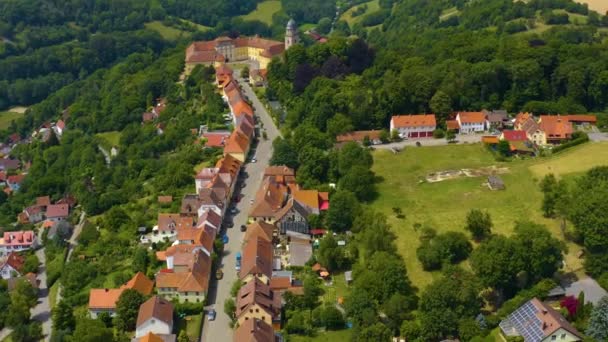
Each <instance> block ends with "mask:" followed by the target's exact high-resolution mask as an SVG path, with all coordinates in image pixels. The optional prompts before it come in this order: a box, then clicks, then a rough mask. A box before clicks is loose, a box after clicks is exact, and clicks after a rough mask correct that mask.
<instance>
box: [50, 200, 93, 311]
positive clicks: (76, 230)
mask: <svg viewBox="0 0 608 342" xmlns="http://www.w3.org/2000/svg"><path fill="white" fill-rule="evenodd" d="M86 217H87V213H85V212H84V210H83V211H82V213H81V214H80V219H79V221H78V224H77V225H76V227H74V232H72V237H71V238H70V241H68V242H69V244H68V256H67V257H66V259H65V263H66V264H67V263H68V261H70V258H71V257H72V252H73V251H74V247H76V245H78V241H77V240H78V237H79V236H80V232H82V228H83V227H84V219H85V218H86ZM60 301H61V284H59V289H57V296H56V299H55V303H59V302H60Z"/></svg>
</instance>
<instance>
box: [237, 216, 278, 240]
mask: <svg viewBox="0 0 608 342" xmlns="http://www.w3.org/2000/svg"><path fill="white" fill-rule="evenodd" d="M274 229H275V226H274V225H272V224H270V223H266V222H264V221H255V222H253V223H252V224H250V225H248V226H247V232H246V233H245V238H244V239H243V241H248V240H250V239H252V238H254V237H258V238H261V239H264V240H266V241H269V242H270V241H272V232H274Z"/></svg>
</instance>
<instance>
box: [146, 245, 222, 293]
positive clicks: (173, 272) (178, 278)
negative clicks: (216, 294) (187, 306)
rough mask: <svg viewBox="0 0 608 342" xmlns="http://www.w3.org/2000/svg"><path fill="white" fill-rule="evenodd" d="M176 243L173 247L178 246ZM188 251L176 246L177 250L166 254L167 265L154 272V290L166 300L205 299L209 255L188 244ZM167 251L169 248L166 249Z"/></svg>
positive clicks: (209, 268) (209, 267) (209, 266)
mask: <svg viewBox="0 0 608 342" xmlns="http://www.w3.org/2000/svg"><path fill="white" fill-rule="evenodd" d="M179 246H184V245H178V246H173V247H179ZM185 247H190V251H187V250H186V251H184V248H177V252H175V253H173V254H172V255H167V267H168V268H166V269H163V270H160V271H159V272H158V273H157V274H156V290H157V292H158V294H159V295H160V296H162V297H164V298H166V299H168V300H172V299H176V300H178V301H179V302H180V303H183V302H191V303H200V302H203V301H204V300H205V297H206V295H207V290H208V289H209V274H210V272H211V257H210V256H209V255H207V254H206V253H205V252H203V251H202V250H201V248H200V247H196V246H188V245H185ZM167 252H169V250H167Z"/></svg>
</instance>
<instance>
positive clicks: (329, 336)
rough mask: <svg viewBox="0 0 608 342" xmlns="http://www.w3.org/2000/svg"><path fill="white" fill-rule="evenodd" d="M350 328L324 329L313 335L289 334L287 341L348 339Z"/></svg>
mask: <svg viewBox="0 0 608 342" xmlns="http://www.w3.org/2000/svg"><path fill="white" fill-rule="evenodd" d="M351 335H352V332H351V330H337V331H324V332H319V333H317V335H316V336H314V337H308V336H298V335H289V341H292V342H334V341H350V339H351Z"/></svg>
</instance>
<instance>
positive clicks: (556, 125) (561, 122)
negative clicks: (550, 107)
mask: <svg viewBox="0 0 608 342" xmlns="http://www.w3.org/2000/svg"><path fill="white" fill-rule="evenodd" d="M540 129H541V130H543V131H544V132H545V134H546V135H547V138H559V139H567V138H569V137H570V135H571V134H572V132H573V131H574V129H573V128H572V123H571V122H569V121H568V120H567V118H562V117H561V116H560V115H541V116H540Z"/></svg>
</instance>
